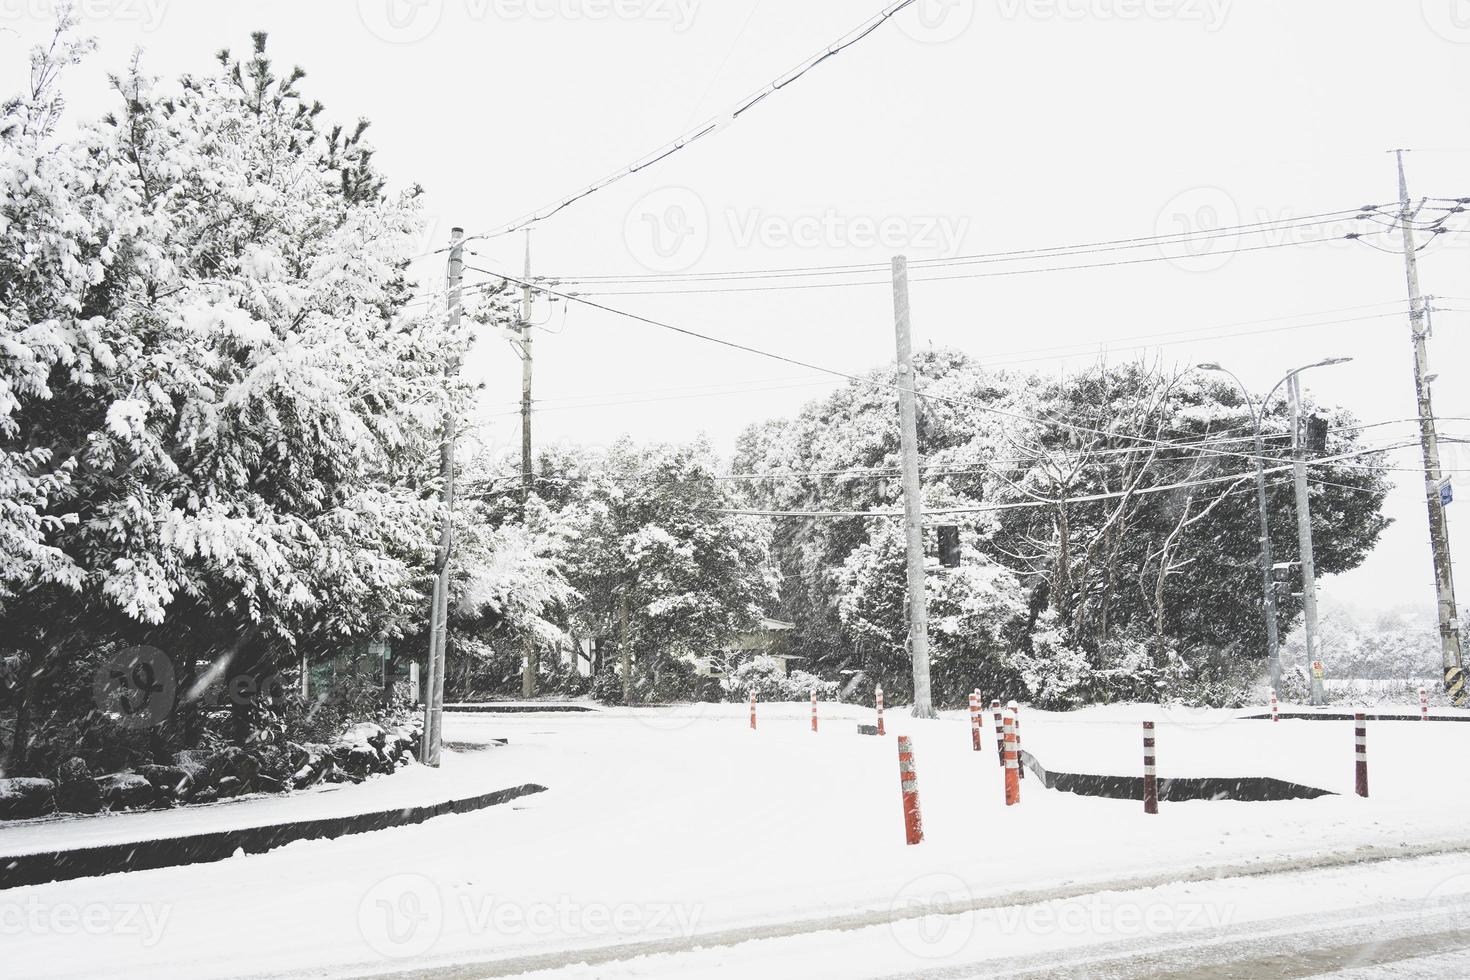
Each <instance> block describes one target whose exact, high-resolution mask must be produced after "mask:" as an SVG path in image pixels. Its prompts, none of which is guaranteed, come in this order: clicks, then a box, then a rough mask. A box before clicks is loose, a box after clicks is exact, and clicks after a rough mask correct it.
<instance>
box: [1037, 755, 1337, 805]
mask: <svg viewBox="0 0 1470 980" xmlns="http://www.w3.org/2000/svg"><path fill="white" fill-rule="evenodd" d="M1021 759H1022V761H1023V762H1024V763H1025V765H1026V768H1027V769H1030V770H1031V771H1032V772H1033V773H1035V774H1036V777H1037V778H1038V779H1040V780H1041V784H1042V785H1043V786H1045V787H1046V788H1047V789H1054V790H1057V791H1058V792H1062V793H1075V794H1077V795H1078V796H1105V797H1108V798H1110V799H1114V800H1142V799H1143V776H1141V775H1140V776H1097V775H1090V774H1083V773H1075V772H1051V771H1050V770H1048V769H1046V768H1045V767H1044V766H1042V764H1041V763H1040V762H1039V761H1038V760H1037V758H1036V756H1034V755H1032V754H1031V753H1030V752H1026V751H1022V753H1021ZM1336 795H1337V794H1336V793H1333V792H1330V791H1328V790H1325V789H1317V788H1316V787H1315V786H1303V785H1301V784H1300V783H1291V782H1287V781H1286V780H1284V779H1276V778H1274V777H1271V776H1229V777H1225V776H1203V777H1174V778H1168V777H1164V778H1160V779H1159V800H1160V801H1162V802H1168V803H1180V802H1183V801H1185V800H1239V801H1241V802H1245V803H1274V802H1277V801H1280V800H1315V799H1317V798H1318V797H1321V796H1336Z"/></svg>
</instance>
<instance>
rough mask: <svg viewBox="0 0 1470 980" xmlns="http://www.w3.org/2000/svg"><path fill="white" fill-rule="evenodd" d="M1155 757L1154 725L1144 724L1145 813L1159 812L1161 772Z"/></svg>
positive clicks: (1151, 723)
mask: <svg viewBox="0 0 1470 980" xmlns="http://www.w3.org/2000/svg"><path fill="white" fill-rule="evenodd" d="M1155 759H1156V756H1155V755H1154V723H1153V722H1151V721H1146V722H1144V723H1143V812H1144V813H1158V812H1159V772H1158V767H1157V766H1156V764H1155Z"/></svg>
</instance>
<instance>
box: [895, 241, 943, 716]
mask: <svg viewBox="0 0 1470 980" xmlns="http://www.w3.org/2000/svg"><path fill="white" fill-rule="evenodd" d="M893 323H894V333H895V335H896V339H897V346H898V412H899V429H900V432H901V437H902V444H903V506H904V531H905V538H906V539H907V544H908V575H909V652H910V654H911V655H912V657H913V662H914V717H915V718H935V717H938V716H937V715H936V714H935V712H934V705H933V703H932V702H931V700H930V695H929V597H928V594H927V593H926V592H925V584H924V500H923V496H922V494H923V488H922V487H921V486H920V484H919V407H918V397H917V393H916V391H915V388H916V387H917V383H918V377H917V376H916V375H915V373H914V358H913V340H912V337H911V336H910V323H909V262H908V259H907V258H905V257H904V256H902V255H900V256H897V257H895V258H894V260H893Z"/></svg>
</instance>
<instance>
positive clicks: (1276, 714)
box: [1271, 691, 1281, 722]
mask: <svg viewBox="0 0 1470 980" xmlns="http://www.w3.org/2000/svg"><path fill="white" fill-rule="evenodd" d="M1271 720H1272V721H1273V722H1277V721H1280V720H1281V709H1280V705H1279V704H1278V703H1277V701H1276V692H1275V691H1272V692H1271Z"/></svg>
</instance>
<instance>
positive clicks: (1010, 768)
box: [1003, 712, 1021, 806]
mask: <svg viewBox="0 0 1470 980" xmlns="http://www.w3.org/2000/svg"><path fill="white" fill-rule="evenodd" d="M1003 735H1004V740H1005V749H1004V751H1003V756H1004V759H1003V763H1004V765H1005V767H1006V806H1015V805H1016V804H1017V803H1020V802H1021V777H1020V776H1019V775H1018V770H1019V769H1020V762H1021V760H1020V757H1019V756H1018V755H1017V754H1016V716H1015V715H1014V714H1011V713H1009V712H1007V713H1006V716H1005V725H1004V729H1003Z"/></svg>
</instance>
